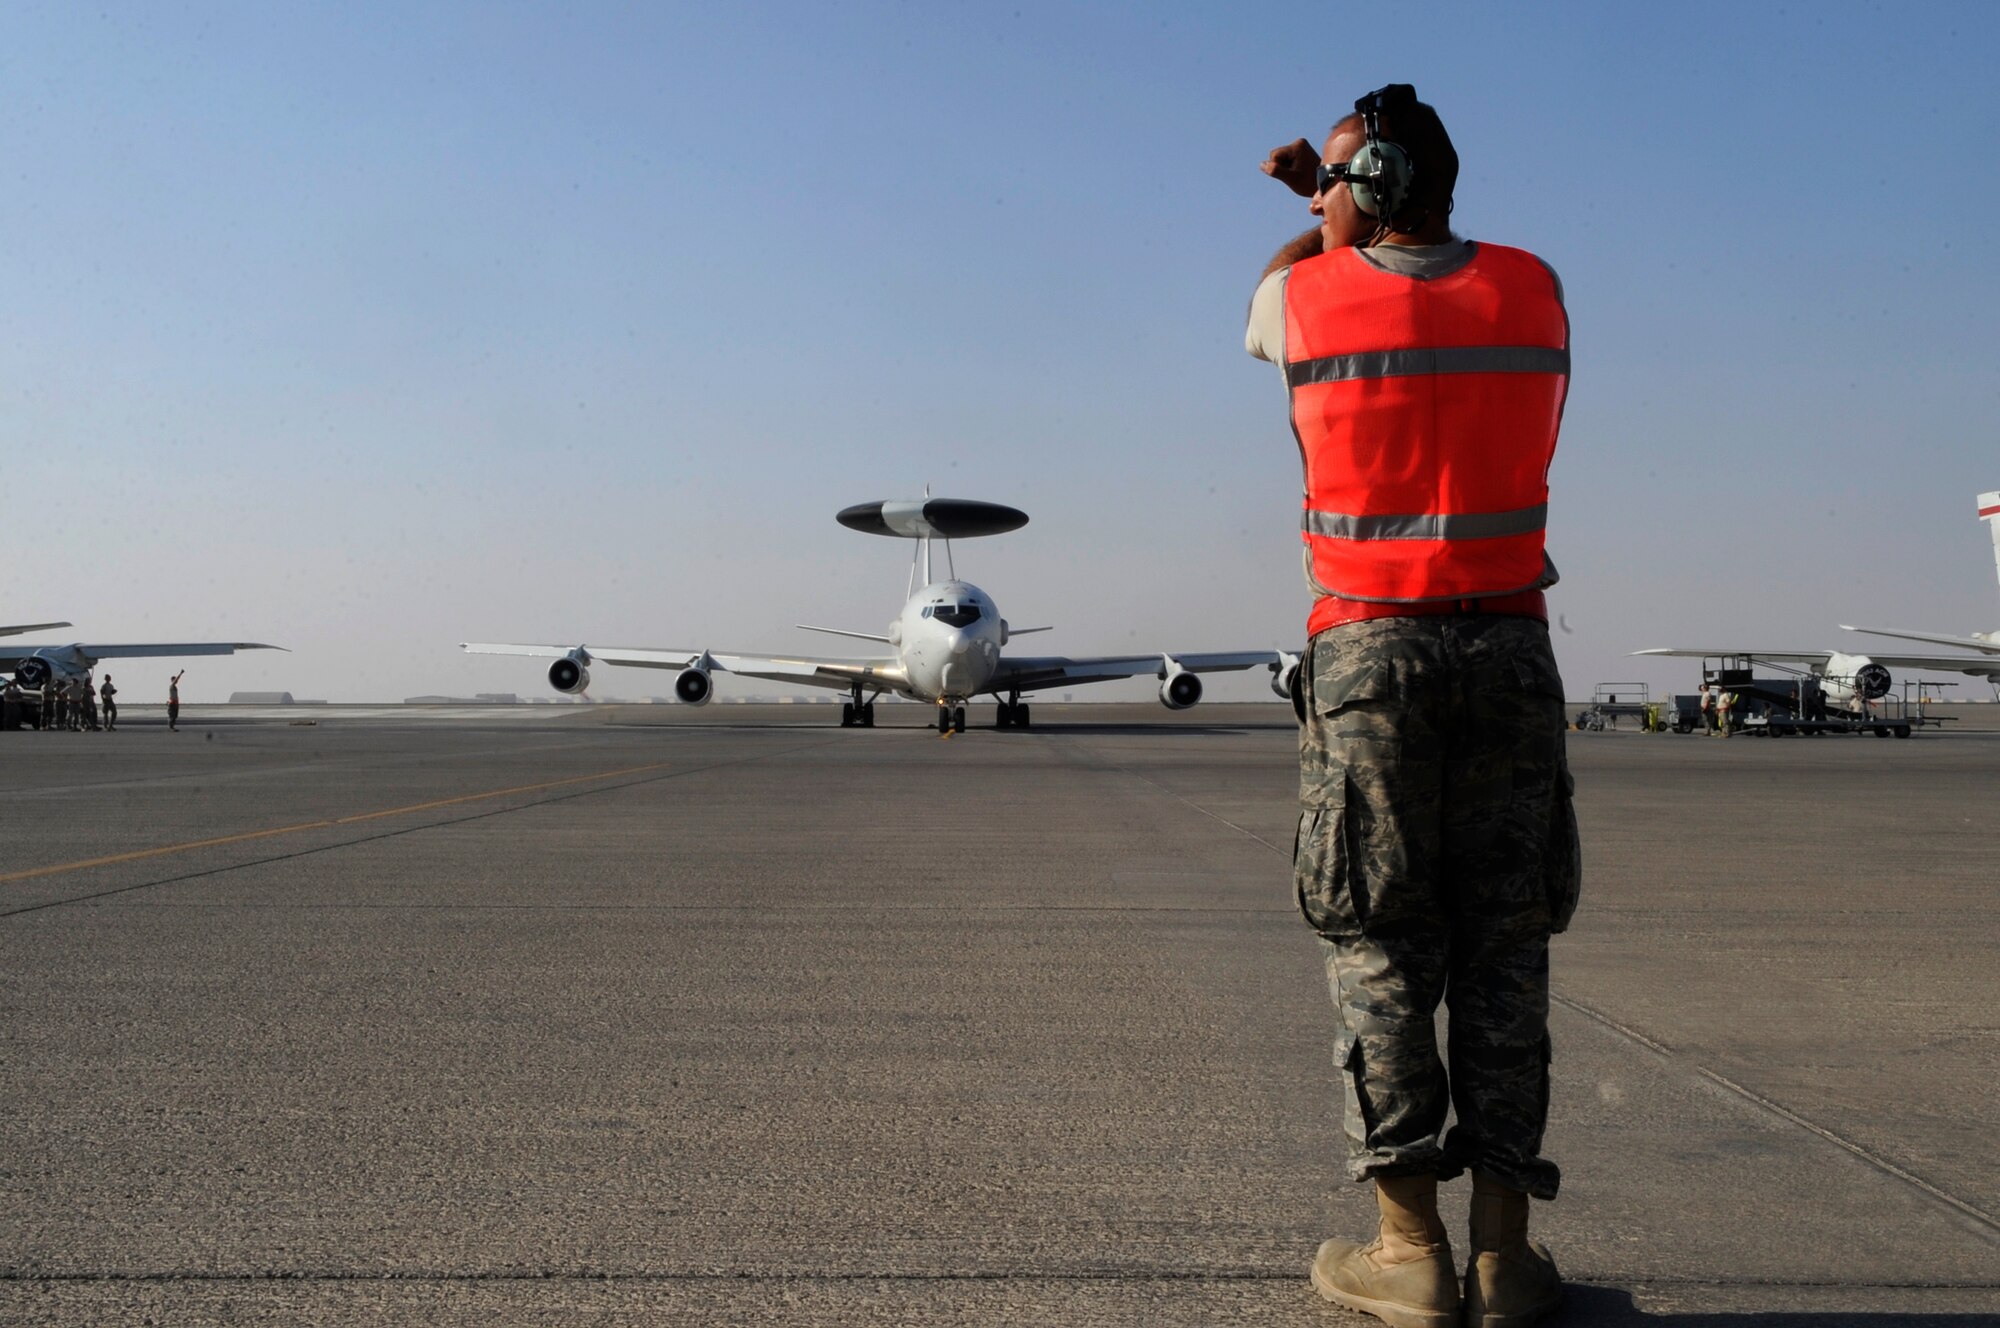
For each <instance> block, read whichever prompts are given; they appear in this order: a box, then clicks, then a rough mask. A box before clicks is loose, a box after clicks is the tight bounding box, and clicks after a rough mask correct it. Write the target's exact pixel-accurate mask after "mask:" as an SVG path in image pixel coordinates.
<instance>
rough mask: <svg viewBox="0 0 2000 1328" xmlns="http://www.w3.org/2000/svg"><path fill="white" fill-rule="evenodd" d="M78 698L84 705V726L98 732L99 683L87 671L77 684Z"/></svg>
mask: <svg viewBox="0 0 2000 1328" xmlns="http://www.w3.org/2000/svg"><path fill="white" fill-rule="evenodd" d="M77 700H78V701H79V702H80V703H81V704H82V706H83V726H84V727H85V728H86V729H89V730H90V731H91V732H92V733H95V732H97V683H96V682H95V681H94V680H93V679H92V678H91V676H90V675H89V674H88V673H86V674H84V675H83V681H82V682H81V683H79V684H77Z"/></svg>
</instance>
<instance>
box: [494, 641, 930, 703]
mask: <svg viewBox="0 0 2000 1328" xmlns="http://www.w3.org/2000/svg"><path fill="white" fill-rule="evenodd" d="M459 648H460V649H461V650H463V651H465V652H466V653H467V654H469V655H530V656H535V657H538V658H542V659H560V658H562V657H563V656H565V655H568V654H570V653H571V652H572V651H577V650H581V651H582V652H583V653H584V654H585V655H587V656H589V657H590V658H589V662H590V663H591V664H593V665H595V664H612V665H622V666H625V667H627V668H640V669H674V670H676V671H678V670H681V669H688V668H693V667H695V666H696V665H697V664H701V665H703V666H704V667H706V668H710V669H714V670H716V671H717V672H721V673H735V674H739V675H741V676H742V677H745V678H763V679H766V680H768V681H771V682H790V683H798V684H800V685H802V686H806V687H831V688H834V689H836V690H838V691H843V692H844V691H847V690H848V689H849V688H851V687H853V686H854V684H855V683H857V682H858V683H861V684H863V685H864V686H877V687H881V688H882V689H884V690H887V691H902V690H903V689H904V688H905V687H906V686H907V685H908V682H909V679H908V677H907V675H906V674H905V673H904V670H903V665H902V662H901V661H900V660H897V659H893V658H877V659H846V658H843V659H829V658H824V657H820V656H814V655H731V654H723V655H718V654H712V653H710V652H709V651H706V650H674V649H657V648H654V647H650V646H562V645H504V644H497V643H492V642H482V641H468V642H462V643H461V644H460V646H459ZM704 661H705V663H704Z"/></svg>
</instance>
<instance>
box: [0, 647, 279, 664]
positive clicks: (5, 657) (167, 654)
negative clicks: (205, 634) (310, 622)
mask: <svg viewBox="0 0 2000 1328" xmlns="http://www.w3.org/2000/svg"><path fill="white" fill-rule="evenodd" d="M15 649H16V650H20V649H21V648H20V647H19V646H16V647H15ZM283 649H285V647H284V646H272V645H265V644H264V643H263V642H261V641H178V642H161V643H159V644H152V645H94V644H91V643H89V642H82V641H79V642H76V643H74V644H70V645H59V646H54V645H51V646H35V647H31V648H29V649H27V650H25V651H21V653H19V654H0V671H12V670H17V669H19V668H20V667H21V664H22V662H23V661H24V660H30V659H38V658H39V659H51V660H60V661H61V662H62V663H64V664H68V665H75V666H77V667H78V668H82V669H90V668H95V667H97V661H99V660H101V659H153V658H159V659H177V658H182V657H185V656H189V655H233V654H235V653H236V652H237V651H239V650H283Z"/></svg>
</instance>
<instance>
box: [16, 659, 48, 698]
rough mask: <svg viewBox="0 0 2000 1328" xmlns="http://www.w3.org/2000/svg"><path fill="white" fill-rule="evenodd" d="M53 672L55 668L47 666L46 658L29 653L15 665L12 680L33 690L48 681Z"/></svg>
mask: <svg viewBox="0 0 2000 1328" xmlns="http://www.w3.org/2000/svg"><path fill="white" fill-rule="evenodd" d="M54 674H55V670H54V669H53V668H51V667H50V666H49V662H48V661H47V660H45V659H40V658H37V657H36V656H34V655H30V656H28V658H26V659H24V660H22V661H21V662H20V664H19V665H18V666H16V667H15V669H14V681H15V682H17V683H20V684H21V686H23V687H25V688H27V689H28V690H29V691H33V690H35V689H36V688H38V687H40V686H42V685H43V684H44V683H46V682H48V680H49V679H50V678H51V677H53V676H54Z"/></svg>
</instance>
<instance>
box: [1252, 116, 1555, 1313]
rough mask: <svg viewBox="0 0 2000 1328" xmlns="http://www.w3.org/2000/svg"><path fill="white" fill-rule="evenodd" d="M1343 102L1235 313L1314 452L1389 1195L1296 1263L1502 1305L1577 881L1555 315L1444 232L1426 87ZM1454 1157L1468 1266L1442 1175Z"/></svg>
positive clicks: (1344, 944)
mask: <svg viewBox="0 0 2000 1328" xmlns="http://www.w3.org/2000/svg"><path fill="white" fill-rule="evenodd" d="M1355 111H1356V113H1355V114H1354V115H1352V116H1349V117H1348V118H1347V119H1345V120H1342V121H1341V122H1340V123H1339V124H1337V125H1335V126H1334V128H1333V132H1332V134H1331V135H1330V136H1329V137H1328V138H1327V140H1326V145H1325V148H1324V156H1322V155H1321V154H1320V153H1316V152H1314V151H1313V149H1312V147H1311V145H1310V144H1308V143H1307V142H1306V141H1305V140H1304V139H1300V140H1298V141H1297V142H1294V143H1291V144H1288V145H1286V146H1285V147H1281V148H1278V149H1276V150H1275V151H1273V152H1272V153H1271V155H1270V157H1269V158H1268V159H1267V160H1266V161H1265V163H1264V168H1263V169H1264V171H1265V173H1266V174H1268V175H1271V176H1274V177H1275V178H1277V179H1278V180H1279V181H1281V182H1283V183H1284V184H1287V185H1289V186H1290V187H1291V188H1292V189H1293V191H1294V192H1296V193H1299V194H1302V195H1306V196H1308V197H1310V198H1311V199H1312V208H1311V210H1312V212H1313V214H1314V215H1315V216H1317V217H1319V218H1320V225H1319V226H1318V227H1317V228H1316V229H1314V230H1310V231H1307V232H1306V233H1305V234H1303V235H1301V236H1299V237H1298V238H1297V239H1295V240H1293V241H1292V242H1291V243H1290V244H1287V245H1286V246H1285V247H1284V248H1283V249H1282V250H1280V251H1279V253H1278V255H1277V257H1275V258H1274V259H1273V260H1272V262H1271V264H1270V266H1269V267H1268V268H1267V269H1266V272H1265V277H1264V280H1263V281H1262V283H1261V284H1260V285H1259V286H1258V288H1257V293H1256V296H1255V298H1254V299H1253V301H1252V303H1251V314H1250V328H1249V332H1248V335H1247V337H1246V341H1247V344H1248V346H1249V349H1250V351H1251V353H1253V354H1255V355H1258V356H1261V357H1262V358H1264V359H1268V360H1271V361H1273V362H1275V363H1277V364H1279V365H1280V366H1281V367H1282V368H1283V370H1284V373H1285V381H1286V386H1287V389H1288V391H1289V394H1290V398H1291V415H1292V425H1293V428H1294V431H1295V433H1296V435H1297V439H1298V443H1299V447H1300V451H1301V455H1302V457H1303V459H1304V463H1305V482H1306V503H1305V506H1306V511H1305V518H1304V539H1305V544H1306V575H1307V579H1308V581H1309V583H1310V584H1311V586H1312V588H1313V592H1314V594H1315V595H1316V597H1317V598H1316V600H1315V602H1314V604H1313V608H1312V613H1311V616H1310V618H1309V619H1308V622H1307V631H1308V636H1309V637H1310V641H1309V644H1308V646H1307V652H1306V658H1305V661H1304V663H1303V664H1302V665H1301V667H1300V670H1299V681H1298V689H1299V695H1298V697H1297V700H1298V702H1299V708H1300V711H1301V716H1302V719H1303V724H1304V728H1303V732H1302V734H1301V738H1300V749H1299V753H1300V754H1299V771H1300V794H1301V801H1302V803H1303V813H1302V815H1301V816H1300V819H1299V831H1298V841H1297V849H1296V861H1295V877H1296V887H1297V894H1298V901H1299V904H1300V907H1301V909H1302V910H1303V912H1304V913H1305V916H1306V920H1307V921H1308V922H1309V923H1310V924H1311V925H1312V926H1313V928H1314V929H1315V930H1316V931H1317V932H1318V933H1319V936H1320V938H1321V943H1322V948H1323V952H1324V955H1325V959H1326V966H1327V974H1328V979H1329V985H1330V987H1331V989H1332V993H1333V999H1334V1005H1335V1008H1336V1010H1337V1012H1338V1014H1339V1033H1338V1036H1337V1039H1336V1045H1335V1057H1336V1061H1337V1065H1338V1069H1339V1071H1340V1075H1341V1078H1342V1080H1343V1081H1344V1084H1345V1091H1346V1133H1347V1152H1348V1175H1349V1176H1350V1178H1352V1179H1354V1180H1367V1181H1372V1182H1374V1185H1375V1189H1376V1199H1377V1204H1378V1207H1379V1209H1380V1213H1381V1221H1380V1225H1379V1229H1378V1234H1377V1236H1376V1239H1375V1240H1373V1241H1371V1242H1369V1243H1368V1244H1365V1245H1356V1244H1352V1243H1349V1242H1346V1241H1339V1240H1330V1241H1327V1242H1326V1243H1325V1244H1323V1245H1322V1246H1320V1248H1319V1251H1318V1253H1317V1255H1316V1257H1315V1258H1314V1260H1313V1265H1312V1280H1313V1284H1314V1286H1315V1287H1316V1288H1317V1289H1318V1290H1319V1292H1320V1294H1321V1295H1322V1296H1324V1297H1326V1298H1327V1299H1329V1300H1334V1301H1338V1302H1340V1303H1341V1304H1344V1305H1347V1306H1349V1307H1351V1308H1355V1309H1360V1310H1363V1311H1366V1312H1368V1313H1372V1314H1376V1315H1378V1316H1380V1317H1382V1318H1385V1319H1387V1320H1389V1321H1390V1322H1393V1323H1398V1324H1426V1325H1430V1324H1436V1325H1444V1324H1457V1323H1458V1322H1459V1321H1460V1313H1461V1305H1463V1313H1464V1321H1465V1322H1467V1323H1476V1324H1479V1325H1481V1326H1482V1328H1503V1326H1506V1328H1511V1326H1513V1325H1524V1324H1528V1323H1532V1322H1533V1321H1535V1320H1536V1319H1538V1318H1540V1317H1541V1316H1542V1315H1544V1314H1546V1313H1548V1312H1549V1310H1551V1309H1553V1308H1554V1307H1555V1305H1556V1304H1557V1303H1558V1302H1559V1300H1560V1298H1561V1283H1560V1280H1559V1279H1558V1278H1557V1276H1556V1269H1555V1263H1554V1261H1553V1260H1552V1259H1551V1258H1550V1257H1549V1254H1548V1251H1547V1250H1546V1249H1544V1248H1542V1247H1541V1246H1540V1245H1534V1244H1531V1243H1530V1242H1529V1241H1528V1239H1527V1227H1528V1206H1529V1204H1528V1201H1529V1198H1530V1196H1533V1197H1535V1198H1540V1199H1553V1198H1554V1197H1555V1194H1556V1187H1557V1183H1558V1180H1559V1172H1558V1171H1557V1169H1556V1166H1555V1164H1554V1163H1553V1162H1551V1161H1549V1160H1548V1159H1546V1158H1544V1157H1543V1156H1542V1155H1541V1143H1542V1132H1543V1127H1544V1124H1545V1122H1546V1120H1547V1115H1548V1060H1549V1041H1548V947H1549V936H1550V934H1551V933H1553V932H1558V931H1561V930H1563V929H1564V928H1565V927H1566V926H1568V924H1569V919H1570V914H1571V913H1572V912H1573V911H1574V909H1575V906H1576V899H1577V889H1578V884H1579V879H1580V865H1579V854H1578V850H1577V838H1576V822H1575V819H1574V816H1573V814H1572V812H1571V808H1570V793H1571V783H1570V776H1569V770H1568V766H1567V762H1566V760H1565V757H1564V753H1563V728H1564V709H1563V688H1562V680H1561V677H1560V676H1559V675H1558V673H1557V670H1556V662H1555V656H1554V653H1553V651H1552V649H1551V647H1550V644H1549V633H1548V610H1547V606H1546V603H1545V601H1544V599H1543V596H1542V591H1543V589H1544V588H1545V587H1547V586H1549V585H1552V584H1554V582H1555V572H1554V568H1553V565H1552V564H1550V563H1549V562H1548V560H1547V557H1546V555H1545V553H1544V551H1543V538H1542V535H1543V524H1544V520H1543V518H1544V513H1545V511H1546V503H1547V496H1548V488H1547V475H1548V466H1549V462H1550V459H1551V457H1552V455H1553V453H1554V449H1555V443H1556V433H1557V429H1558V426H1559V423H1560V420H1561V416H1562V406H1563V400H1564V397H1565V394H1566V392H1567V388H1568V381H1569V324H1568V318H1567V316H1566V315H1565V314H1564V312H1563V305H1562V288H1561V285H1560V284H1559V283H1558V281H1557V280H1556V277H1555V275H1554V273H1553V272H1551V271H1550V270H1549V269H1548V268H1547V267H1546V266H1545V265H1543V263H1542V262H1541V261H1540V260H1539V259H1537V258H1535V257H1534V256H1533V255H1532V254H1528V253H1525V252H1523V251H1521V250H1518V249H1508V248H1504V247H1501V246H1499V245H1488V244H1483V243H1481V244H1473V243H1470V242H1468V241H1465V240H1461V239H1458V238H1457V237H1455V236H1453V235H1452V233H1451V230H1450V228H1449V226H1448V225H1447V223H1446V218H1447V217H1448V216H1449V215H1450V213H1451V207H1452V189H1453V185H1454V184H1455V182H1456V180H1457V175H1458V157H1457V154H1456V153H1455V151H1454V150H1453V148H1452V145H1451V139H1450V137H1449V136H1448V135H1447V134H1446V133H1445V130H1444V126H1443V124H1442V123H1441V122H1440V121H1439V119H1438V117H1437V114H1436V112H1435V111H1433V110H1432V109H1431V108H1430V107H1428V106H1425V105H1423V104H1421V103H1419V102H1418V101H1417V100H1416V96H1415V93H1414V91H1413V90H1412V89H1411V88H1409V87H1408V86H1407V85H1402V84H1392V85H1390V86H1389V87H1386V88H1383V89H1382V90H1380V91H1379V92H1375V93H1371V94H1369V95H1368V96H1367V97H1364V98H1362V99H1361V100H1360V101H1359V102H1357V103H1356V104H1355ZM1447 998H1448V999H1449V1002H1450V1009H1451V1020H1450V1038H1451V1046H1450V1066H1451V1070H1450V1075H1449V1079H1447V1074H1446V1070H1445V1066H1444V1065H1443V1064H1441V1063H1440V1061H1439V1058H1438V1050H1437V1031H1436V1022H1435V1018H1436V1012H1437V1008H1438V1006H1439V1004H1440V1003H1441V1002H1442V1001H1444V1000H1446V999H1447ZM1453 1108H1456V1111H1457V1121H1456V1124H1455V1125H1454V1126H1453V1127H1452V1129H1451V1131H1450V1133H1449V1135H1446V1133H1445V1118H1446V1114H1447V1112H1448V1111H1450V1110H1452V1109H1453ZM1467 1170H1470V1171H1471V1172H1472V1175H1473V1194H1472V1211H1471V1217H1472V1222H1471V1239H1472V1254H1471V1257H1470V1259H1469V1260H1468V1263H1467V1267H1466V1271H1465V1277H1464V1280H1463V1283H1462V1285H1461V1283H1460V1281H1459V1278H1458V1274H1457V1270H1456V1268H1455V1266H1454V1265H1453V1262H1452V1256H1451V1249H1450V1246H1449V1243H1448V1241H1447V1239H1446V1234H1445V1227H1444V1223H1443V1221H1442V1219H1441V1218H1440V1216H1439V1214H1438V1206H1437V1185H1438V1182H1439V1181H1440V1180H1449V1179H1451V1178H1453V1177H1456V1176H1458V1175H1460V1174H1462V1173H1463V1172H1465V1171H1467Z"/></svg>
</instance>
